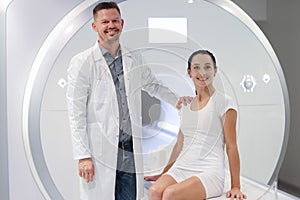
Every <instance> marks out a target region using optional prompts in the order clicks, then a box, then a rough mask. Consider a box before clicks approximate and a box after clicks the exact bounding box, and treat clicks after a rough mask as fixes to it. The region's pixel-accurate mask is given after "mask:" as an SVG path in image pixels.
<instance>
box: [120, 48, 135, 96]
mask: <svg viewBox="0 0 300 200" xmlns="http://www.w3.org/2000/svg"><path fill="white" fill-rule="evenodd" d="M122 62H123V70H124V81H125V90H126V94H127V96H129V95H130V93H131V91H130V90H129V89H130V88H131V87H130V78H131V70H132V63H133V60H132V56H131V53H130V52H129V51H128V50H127V49H125V48H122Z"/></svg>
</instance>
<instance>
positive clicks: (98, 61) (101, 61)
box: [92, 41, 113, 81]
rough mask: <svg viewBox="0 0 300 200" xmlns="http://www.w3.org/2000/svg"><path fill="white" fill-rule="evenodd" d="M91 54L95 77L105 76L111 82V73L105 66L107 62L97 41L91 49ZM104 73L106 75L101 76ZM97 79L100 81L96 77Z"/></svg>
mask: <svg viewBox="0 0 300 200" xmlns="http://www.w3.org/2000/svg"><path fill="white" fill-rule="evenodd" d="M92 54H93V59H94V62H95V66H96V70H97V71H96V73H97V75H99V76H103V75H107V76H108V77H109V78H110V80H111V81H113V78H112V75H111V73H110V71H109V67H108V65H107V62H106V60H105V58H104V56H103V55H102V52H101V50H100V47H99V44H98V41H97V42H96V44H95V45H94V46H93V48H92ZM101 68H102V69H101ZM104 72H106V73H105V74H103V73H104ZM108 72H109V73H108ZM98 79H100V77H98Z"/></svg>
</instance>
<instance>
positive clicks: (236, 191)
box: [226, 187, 247, 200]
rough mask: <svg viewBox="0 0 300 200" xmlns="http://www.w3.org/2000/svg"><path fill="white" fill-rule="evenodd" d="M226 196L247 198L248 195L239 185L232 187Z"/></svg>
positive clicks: (232, 199)
mask: <svg viewBox="0 0 300 200" xmlns="http://www.w3.org/2000/svg"><path fill="white" fill-rule="evenodd" d="M226 197H227V198H230V199H231V200H234V199H237V200H241V199H242V200H243V199H247V196H246V195H245V194H243V193H242V192H241V190H240V189H239V188H238V187H234V188H231V190H230V191H228V192H227V193H226Z"/></svg>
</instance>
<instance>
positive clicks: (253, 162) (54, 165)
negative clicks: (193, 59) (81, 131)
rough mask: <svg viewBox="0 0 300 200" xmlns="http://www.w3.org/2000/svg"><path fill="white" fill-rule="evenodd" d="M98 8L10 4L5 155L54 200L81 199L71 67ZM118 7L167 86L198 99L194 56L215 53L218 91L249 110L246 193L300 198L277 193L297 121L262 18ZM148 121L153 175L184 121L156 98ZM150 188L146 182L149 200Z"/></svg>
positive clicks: (90, 0)
mask: <svg viewBox="0 0 300 200" xmlns="http://www.w3.org/2000/svg"><path fill="white" fill-rule="evenodd" d="M97 2H98V1H96V0H85V1H83V0H73V1H71V0H70V1H67V2H64V1H58V0H57V1H53V0H45V1H43V2H42V3H36V2H34V1H32V0H27V1H26V4H25V3H24V2H22V1H20V0H10V1H4V2H3V3H2V5H1V16H5V19H6V23H3V24H2V26H5V27H4V28H3V29H1V31H2V33H1V35H4V36H5V41H4V42H5V44H6V45H5V47H6V52H7V56H6V57H3V59H2V60H1V63H5V65H3V66H1V69H2V70H4V71H5V70H6V71H7V73H6V74H7V76H6V77H4V76H3V75H1V78H2V76H3V78H5V80H7V94H6V93H5V92H3V90H4V89H3V86H1V92H2V93H1V94H4V95H6V96H7V100H8V102H7V105H8V106H7V109H8V117H7V119H6V120H7V124H8V133H9V134H8V135H7V136H6V138H8V147H7V149H6V150H5V151H6V152H7V154H8V155H9V158H8V161H9V164H10V168H11V170H10V172H11V171H13V170H16V169H18V166H22V165H23V166H24V168H26V167H29V168H28V169H29V171H30V172H31V174H30V175H28V176H25V180H26V179H29V180H30V179H31V177H33V179H34V181H35V183H36V186H37V187H38V190H36V189H33V191H35V192H36V193H39V192H40V193H41V196H42V197H43V198H45V199H55V200H59V199H72V200H73V199H74V200H76V199H78V197H79V195H78V193H79V191H78V177H77V163H76V162H75V161H74V160H73V157H72V149H71V141H70V134H69V132H70V131H69V122H68V118H67V108H66V100H65V93H66V85H67V84H68V83H67V74H66V69H67V67H68V63H69V61H70V59H71V57H72V56H73V55H75V54H76V53H78V52H80V51H82V50H84V49H86V48H88V47H90V46H91V45H93V44H94V42H95V41H96V39H97V35H96V34H95V33H94V32H93V30H92V29H91V16H92V14H91V13H92V9H93V7H94V6H95V4H96V3H97ZM117 2H118V4H119V6H120V8H121V12H122V17H123V18H124V19H125V27H124V30H123V35H122V38H121V40H122V44H123V45H124V46H127V47H129V48H131V49H139V50H141V52H142V54H143V56H144V58H145V60H146V61H147V64H148V65H149V67H150V68H151V69H152V71H153V72H154V73H155V75H156V76H157V78H158V79H159V80H161V81H162V82H164V83H165V84H166V85H168V86H169V87H170V88H171V89H173V90H174V91H176V92H177V93H178V94H179V95H180V96H193V95H194V88H193V83H192V82H191V80H190V79H189V77H188V76H187V73H186V67H187V58H188V56H189V55H190V54H191V52H192V51H194V50H197V49H209V50H210V51H212V52H213V53H214V54H215V56H216V58H217V65H218V74H217V76H216V79H215V85H216V87H217V89H218V90H221V91H223V92H225V93H227V94H229V95H231V96H232V97H233V98H234V100H235V102H236V103H237V105H238V109H239V116H238V127H237V129H238V131H237V133H238V145H239V152H240V157H241V176H242V187H243V190H244V191H245V192H246V193H247V195H248V199H251V200H252V199H296V198H294V197H292V196H291V195H289V194H286V193H284V192H282V191H278V190H277V185H276V184H277V175H278V172H279V169H280V166H281V163H282V161H283V157H284V154H285V150H286V145H287V138H288V132H289V123H290V120H289V112H290V110H289V109H290V108H289V99H288V93H287V87H286V82H285V79H284V75H283V72H282V69H281V66H280V63H279V61H278V59H277V57H276V54H275V52H274V51H273V49H272V47H271V45H270V43H269V42H268V40H267V39H266V37H265V36H264V34H263V33H262V31H261V30H260V29H259V28H258V27H257V25H256V24H255V23H254V22H253V21H252V19H250V17H249V16H248V15H247V14H246V13H245V12H243V11H242V10H241V9H240V8H239V7H237V6H236V5H235V4H234V3H232V2H231V1H225V0H194V1H193V0H176V1H174V0H164V1H161V0H151V1H150V0H127V1H117ZM55 3H57V4H58V5H60V6H53V4H55ZM30 5H35V6H34V8H30ZM55 8H56V9H57V10H55V11H53V10H54V9H55ZM30 9H32V10H35V12H32V13H30V11H31V10H30ZM48 9H49V10H51V9H52V12H50V13H47V10H48ZM24 10H26V12H25V11H24ZM49 14H50V15H53V17H52V18H49V17H48V18H46V17H45V19H48V20H49V21H44V19H43V15H49ZM33 19H35V20H36V21H32V20H33ZM15 22H17V23H18V24H16V23H15ZM16 33H19V34H20V35H17V34H16ZM38 33H40V35H42V37H41V36H39V34H38ZM19 37H20V38H19ZM22 45H25V47H24V46H22ZM29 46H30V48H28V47H29ZM28 49H29V51H28ZM16 58H18V59H16ZM3 60H4V61H3ZM5 67H6V68H5ZM16 80H18V81H16ZM5 87H6V86H5ZM142 116H143V119H144V120H143V150H144V161H145V164H144V166H145V174H153V173H157V172H158V171H160V170H161V169H162V168H163V167H164V165H165V163H166V161H167V159H168V155H169V153H170V149H171V147H172V144H173V142H174V140H175V139H176V134H177V131H178V125H179V117H178V114H177V110H175V109H174V108H173V107H171V106H170V105H167V104H166V103H164V102H160V101H159V100H157V99H154V98H152V97H149V96H147V95H146V94H144V95H143V113H142ZM16 155H19V158H18V159H17V160H18V161H15V158H14V157H15V156H16ZM31 175H32V176H31ZM14 180H18V177H17V175H14V174H12V173H9V181H10V182H11V183H10V196H11V197H15V198H11V199H18V197H17V196H18V194H15V193H14V192H13V191H14V190H15V189H16V190H18V191H21V190H22V189H20V185H18V184H15V183H14ZM24 182H25V181H24ZM25 183H26V182H25ZM14 186H15V187H14ZM148 186H149V183H145V191H146V193H147V187H148ZM227 186H229V182H228V178H227V181H226V188H227V189H228V187H227ZM17 188H18V189H17ZM24 192H26V191H24ZM221 198H222V197H220V199H221ZM37 199H38V198H37ZM145 199H147V195H146V197H145Z"/></svg>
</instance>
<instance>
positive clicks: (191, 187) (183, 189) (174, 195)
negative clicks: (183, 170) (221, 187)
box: [162, 176, 206, 200]
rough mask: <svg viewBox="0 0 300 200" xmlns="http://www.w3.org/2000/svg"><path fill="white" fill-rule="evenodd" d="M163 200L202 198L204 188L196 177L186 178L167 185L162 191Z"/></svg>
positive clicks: (193, 199) (203, 196) (204, 193)
mask: <svg viewBox="0 0 300 200" xmlns="http://www.w3.org/2000/svg"><path fill="white" fill-rule="evenodd" d="M162 199H163V200H185V199H186V200H203V199H206V192H205V188H204V186H203V184H202V182H201V181H200V179H199V178H198V177H195V176H193V177H191V178H188V179H186V180H184V181H182V182H180V183H177V184H172V185H169V186H167V188H165V189H164V191H163V197H162Z"/></svg>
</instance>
